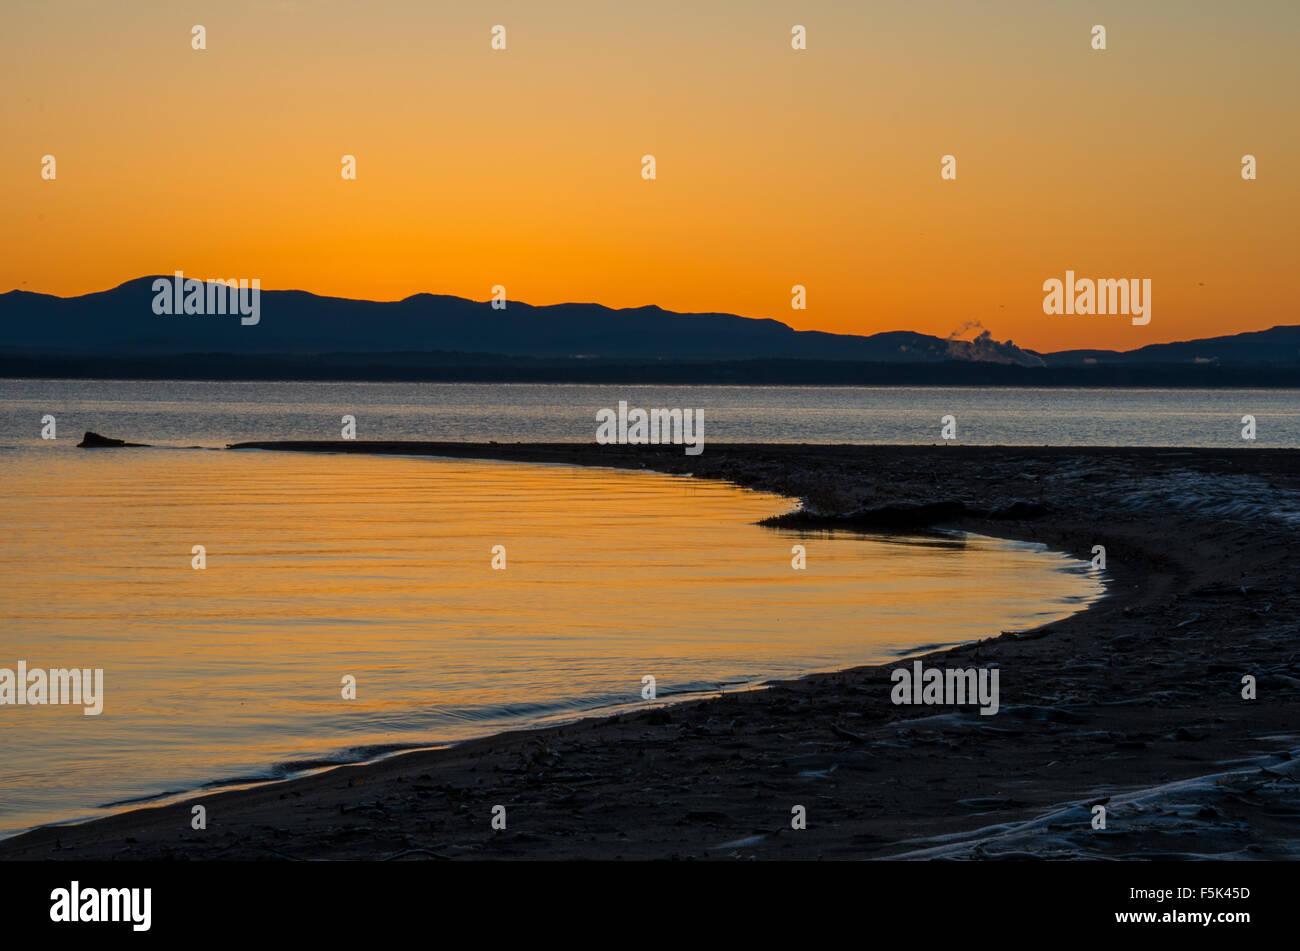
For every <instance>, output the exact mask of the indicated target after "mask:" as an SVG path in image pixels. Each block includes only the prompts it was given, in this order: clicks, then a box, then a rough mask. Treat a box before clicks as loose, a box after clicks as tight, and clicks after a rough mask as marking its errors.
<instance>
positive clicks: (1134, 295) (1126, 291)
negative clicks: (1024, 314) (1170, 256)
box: [1043, 271, 1151, 327]
mask: <svg viewBox="0 0 1300 951" xmlns="http://www.w3.org/2000/svg"><path fill="white" fill-rule="evenodd" d="M1043 290H1045V291H1047V296H1046V297H1044V298H1043V313H1044V314H1081V315H1084V316H1089V315H1096V316H1098V317H1105V316H1112V315H1132V317H1133V326H1135V327H1143V326H1145V325H1147V324H1149V323H1151V278H1149V277H1145V278H1142V280H1141V281H1139V280H1138V279H1137V278H1136V277H1135V278H1131V279H1130V278H1119V279H1118V280H1117V279H1115V278H1104V277H1102V278H1097V280H1095V281H1094V280H1093V279H1092V278H1090V277H1083V278H1079V279H1077V280H1076V279H1075V276H1074V272H1073V271H1066V272H1065V280H1064V281H1060V280H1058V279H1057V278H1054V277H1052V278H1048V279H1047V280H1046V281H1044V282H1043Z"/></svg>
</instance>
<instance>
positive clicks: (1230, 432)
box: [0, 380, 1300, 451]
mask: <svg viewBox="0 0 1300 951" xmlns="http://www.w3.org/2000/svg"><path fill="white" fill-rule="evenodd" d="M620 400H625V401H626V402H627V404H628V406H629V407H644V408H651V407H664V408H673V407H677V408H682V409H687V408H691V409H703V410H704V420H705V427H704V437H705V441H706V444H707V442H708V441H714V442H794V443H802V442H839V443H884V444H897V443H913V444H916V443H919V444H926V443H936V442H939V441H940V436H939V429H940V422H939V420H940V417H942V416H945V415H948V414H951V415H953V416H955V417H956V419H957V442H958V443H968V444H972V445H1007V446H1043V445H1055V446H1071V445H1073V446H1300V390H1184V389H1171V390H1158V389H1142V390H1109V389H1107V390H1085V389H1048V390H1033V389H1005V388H980V387H948V388H943V387H893V388H889V387H775V386H756V387H725V386H603V385H600V386H597V385H593V386H569V385H554V384H463V383H203V382H167V381H163V382H157V381H149V382H130V381H86V380H54V381H46V380H0V442H22V441H27V440H32V439H36V438H38V437H39V435H40V422H39V421H40V418H41V417H42V416H43V415H45V414H46V413H49V414H52V415H54V416H55V418H56V419H57V420H58V426H59V432H60V434H61V435H62V436H64V437H76V439H80V437H81V433H82V431H83V430H86V429H93V430H96V431H97V432H100V433H103V434H104V435H109V436H117V437H119V438H127V439H130V440H132V441H135V442H155V443H174V444H181V445H193V444H196V443H197V444H200V445H222V444H223V443H225V442H238V441H243V440H262V439H336V438H338V436H339V431H340V422H339V420H340V418H341V417H342V416H343V415H344V414H349V415H352V416H355V417H356V419H357V438H359V439H430V440H469V441H486V440H493V439H495V440H497V441H500V442H552V441H554V442H592V441H594V439H595V431H596V422H595V418H596V411H597V410H599V409H602V408H605V407H609V408H617V406H618V403H619V401H620ZM1248 414H1249V415H1251V416H1254V417H1255V419H1256V426H1257V437H1256V439H1255V441H1254V442H1246V441H1245V440H1243V439H1242V438H1241V429H1242V424H1241V418H1242V416H1245V415H1248ZM76 439H74V440H73V441H74V442H75V441H76ZM706 451H707V450H706Z"/></svg>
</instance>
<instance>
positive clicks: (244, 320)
mask: <svg viewBox="0 0 1300 951" xmlns="http://www.w3.org/2000/svg"><path fill="white" fill-rule="evenodd" d="M153 292H154V299H153V312H154V313H155V314H158V315H160V316H163V315H172V314H174V315H176V316H199V317H201V316H217V315H225V314H230V315H232V316H233V315H235V314H240V315H242V316H241V317H240V318H239V322H240V323H241V324H243V325H244V326H245V327H251V326H253V325H254V324H256V323H257V322H258V321H260V320H261V319H262V279H261V278H257V277H255V278H253V279H252V280H251V281H249V280H246V279H240V280H235V279H234V278H231V279H230V280H228V281H223V280H220V279H218V280H215V281H198V280H195V279H194V278H187V277H186V276H185V273H184V272H183V271H176V272H175V274H174V276H173V277H172V279H171V280H170V281H169V280H167V278H165V277H160V278H158V279H157V280H156V281H154V282H153Z"/></svg>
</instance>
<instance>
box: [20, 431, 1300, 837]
mask: <svg viewBox="0 0 1300 951" xmlns="http://www.w3.org/2000/svg"><path fill="white" fill-rule="evenodd" d="M236 448H264V449H294V450H303V451H331V452H380V453H395V454H403V455H437V456H449V457H458V458H478V459H503V460H516V461H529V462H553V463H566V464H576V465H606V466H617V467H624V468H647V469H654V470H658V471H664V472H678V473H691V474H694V475H696V476H699V477H704V478H718V479H727V480H729V481H732V482H734V483H737V484H739V485H742V486H748V487H752V488H756V489H762V490H766V491H773V492H779V493H784V494H786V495H789V496H793V497H797V498H800V499H802V500H803V503H804V510H803V514H802V515H800V516H799V517H797V518H794V519H785V520H783V524H785V525H788V526H789V527H796V528H800V529H803V530H807V531H809V532H816V531H823V530H830V529H832V528H834V529H835V530H846V531H847V530H869V529H873V528H875V529H890V530H904V529H910V528H921V527H925V526H927V525H942V526H945V527H952V528H959V529H965V530H969V531H974V532H979V533H981V534H985V535H994V536H1001V537H1006V538H1016V539H1024V540H1032V541H1039V542H1043V543H1046V544H1047V545H1049V546H1050V547H1052V548H1055V549H1058V550H1061V551H1066V552H1070V553H1072V554H1075V555H1077V556H1078V557H1080V558H1091V553H1092V548H1093V546H1094V545H1104V546H1105V547H1106V551H1107V571H1108V574H1109V576H1110V578H1111V589H1110V594H1109V596H1108V597H1106V598H1105V599H1103V600H1102V601H1100V602H1098V603H1096V604H1094V605H1093V606H1091V607H1089V608H1088V609H1087V610H1085V611H1082V612H1080V613H1079V614H1077V615H1074V616H1073V617H1071V618H1068V619H1066V620H1064V621H1060V622H1056V623H1054V624H1051V625H1048V626H1047V627H1045V628H1040V629H1037V630H1034V631H1029V632H1016V633H1003V632H998V631H990V632H989V637H988V638H987V639H985V640H983V641H981V642H979V643H978V644H970V645H964V646H961V647H957V648H953V649H950V650H943V651H937V652H934V653H931V654H928V655H925V658H924V660H925V662H926V664H927V665H941V666H949V667H972V666H983V665H987V664H997V665H998V666H999V668H1000V684H999V686H1000V692H1001V697H1000V702H1001V709H1000V711H999V712H998V714H997V715H996V716H981V715H980V714H979V713H978V710H977V709H976V708H974V707H969V708H960V709H959V708H954V707H942V706H931V707H926V706H896V705H894V704H893V703H891V701H890V692H891V687H892V684H891V683H890V680H889V672H890V670H892V669H893V668H894V667H897V666H899V664H901V663H903V662H901V661H900V662H899V664H889V665H885V666H880V667H863V668H858V669H854V670H850V671H844V672H839V673H833V674H818V675H812V676H809V677H806V678H802V679H800V680H796V681H789V682H781V683H776V684H773V685H772V686H771V687H770V688H769V689H766V690H759V691H753V692H749V693H742V694H729V695H726V696H722V697H718V698H713V699H705V700H696V701H690V702H687V703H681V704H676V705H673V706H671V707H668V708H654V709H647V710H645V711H639V712H635V713H624V714H621V715H619V716H614V717H606V718H599V719H596V718H593V719H588V720H583V721H581V722H578V723H575V724H571V725H568V726H561V727H550V728H545V729H539V730H530V731H521V732H514V733H507V734H501V735H497V736H492V737H486V738H483V739H480V740H475V741H470V742H467V743H463V744H459V745H457V746H454V747H451V748H448V749H445V750H435V751H422V752H414V753H407V754H404V755H400V756H395V757H392V758H389V759H386V760H383V761H381V762H377V763H372V764H368V765H361V766H346V767H339V768H337V769H333V770H329V771H327V772H322V773H318V774H316V775H312V776H308V777H304V778H301V779H297V780H291V781H288V782H282V783H276V784H268V785H263V786H258V787H254V788H251V789H245V790H236V791H227V792H211V793H208V794H203V795H196V796H194V797H192V798H191V799H190V800H188V801H187V802H186V803H181V804H174V805H168V806H161V807H153V808H143V809H139V810H135V811H133V812H128V813H123V814H119V815H114V816H109V817H106V818H104V819H100V820H96V821H94V822H90V823H85V824H81V825H77V826H64V827H49V828H45V829H37V830H35V831H32V832H29V833H26V834H24V835H22V836H18V837H15V838H12V839H9V840H6V841H4V842H2V843H0V858H4V859H51V858H55V859H57V858H66V859H105V858H123V859H157V858H174V859H248V858H265V859H274V860H293V859H301V860H307V859H353V858H362V859H386V860H433V861H437V860H447V859H458V860H459V859H472V858H525V859H570V858H602V859H603V858H632V859H640V858H664V859H669V858H681V859H687V858H693V859H704V858H724V859H726V858H731V859H734V858H750V857H757V858H760V859H762V858H888V857H902V856H907V857H959V858H986V857H989V858H991V857H1026V856H1038V857H1044V856H1045V857H1060V858H1128V857H1133V858H1138V857H1140V858H1161V857H1163V858H1193V857H1217V858H1296V857H1300V620H1298V619H1297V607H1300V605H1298V604H1297V601H1300V598H1298V596H1297V594H1296V591H1295V588H1294V579H1295V576H1296V573H1297V566H1298V565H1297V563H1298V562H1300V557H1297V548H1296V540H1295V539H1296V531H1297V528H1298V527H1300V451H1292V450H1268V449H1239V450H1202V449H1189V450H1175V449H1057V448H1042V449H1034V448H995V447H962V446H933V447H928V446H789V445H785V446H778V445H718V444H709V445H708V446H707V447H706V448H705V451H704V454H703V455H701V456H694V457H691V456H686V455H684V453H683V452H682V448H681V447H680V446H677V447H657V446H637V447H619V446H584V445H570V444H553V445H542V444H518V445H512V444H495V443H494V444H451V443H366V442H361V441H356V442H299V443H254V444H242V445H241V446H240V447H236ZM773 514H774V515H776V514H778V513H773ZM906 663H907V665H908V666H910V663H911V659H909V660H908V661H907V662H906ZM1243 675H1251V676H1253V677H1255V678H1256V680H1257V690H1258V699H1255V700H1244V699H1242V696H1241V691H1242V677H1243ZM648 706H649V705H648ZM193 803H202V804H203V805H204V806H205V807H206V809H207V815H208V827H207V829H206V830H203V831H196V830H193V829H191V826H190V815H191V813H190V808H191V804H193ZM1097 803H1102V804H1104V805H1105V806H1106V809H1107V821H1106V828H1105V829H1104V830H1102V829H1093V828H1092V816H1093V810H1092V808H1091V807H1092V806H1093V805H1094V804H1097ZM497 804H501V805H504V806H505V807H506V810H507V813H506V815H507V828H506V829H505V830H503V831H494V830H493V829H492V827H491V820H492V809H493V806H494V805H497ZM796 805H802V806H804V807H805V808H806V810H807V828H806V829H802V830H794V829H792V828H791V822H790V820H791V809H792V807H794V806H796Z"/></svg>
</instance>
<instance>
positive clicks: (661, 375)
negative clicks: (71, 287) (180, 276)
mask: <svg viewBox="0 0 1300 951" xmlns="http://www.w3.org/2000/svg"><path fill="white" fill-rule="evenodd" d="M5 378H9V379H50V380H149V381H156V380H181V381H188V382H193V381H207V382H276V383H349V382H351V383H555V384H602V385H680V386H801V387H816V386H826V387H848V386H899V387H907V386H917V387H920V386H933V387H1007V388H1028V389H1041V388H1048V389H1063V388H1071V389H1073V388H1078V389H1286V390H1292V389H1300V363H1275V364H1269V363H1243V364H1230V363H1224V364H1180V363H1152V364H1128V363H1125V364H1099V365H1097V366H1090V367H1077V366H1074V367H1070V366H1056V367H1023V366H1011V365H1006V364H998V363H973V362H968V361H958V360H951V361H946V362H942V363H865V362H859V361H849V360H844V361H839V360H774V359H755V360H727V361H698V362H683V361H632V360H628V361H611V360H581V359H541V358H537V359H527V358H508V357H494V356H491V355H482V354H437V353H400V354H361V355H346V356H343V355H338V354H321V355H313V356H302V357H283V356H273V355H258V354H248V355H231V354H180V355H176V356H170V355H169V356H157V357H117V356H84V355H77V354H44V355H42V354H23V353H4V352H0V379H5Z"/></svg>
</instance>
